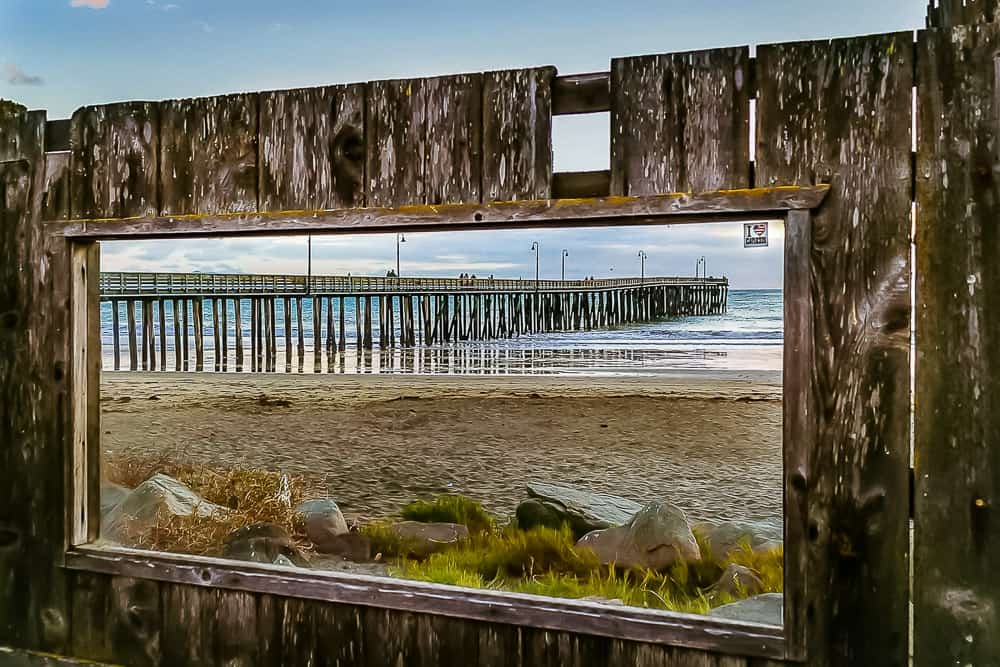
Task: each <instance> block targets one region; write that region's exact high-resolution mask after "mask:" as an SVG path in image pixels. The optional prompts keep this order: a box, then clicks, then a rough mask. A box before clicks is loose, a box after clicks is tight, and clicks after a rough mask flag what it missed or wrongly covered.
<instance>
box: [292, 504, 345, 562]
mask: <svg viewBox="0 0 1000 667" xmlns="http://www.w3.org/2000/svg"><path fill="white" fill-rule="evenodd" d="M294 512H295V515H296V518H297V520H299V521H301V522H302V525H303V526H304V527H305V531H306V536H307V537H308V538H309V541H310V542H312V543H313V544H314V545H315V546H316V550H317V551H319V552H320V553H331V551H330V549H333V548H336V547H337V546H338V545H339V544H340V542H339V541H338V538H340V537H341V536H342V535H346V534H347V533H348V532H349V531H348V528H347V521H346V520H345V519H344V515H343V513H342V512H341V511H340V508H339V507H337V503H335V502H334V501H332V500H330V499H323V500H306V501H305V502H302V503H299V504H298V505H297V506H296V507H295V510H294Z"/></svg>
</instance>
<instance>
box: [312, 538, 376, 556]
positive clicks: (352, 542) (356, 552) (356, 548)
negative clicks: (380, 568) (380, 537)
mask: <svg viewBox="0 0 1000 667" xmlns="http://www.w3.org/2000/svg"><path fill="white" fill-rule="evenodd" d="M316 551H317V552H319V553H321V554H326V555H329V556H339V557H340V559H341V560H351V561H355V562H364V561H369V560H371V559H372V542H371V540H370V539H368V538H367V537H365V536H364V535H362V534H361V533H351V532H348V533H344V534H343V535H337V536H336V537H331V538H329V539H327V540H326V541H324V542H323V544H322V548H321V547H320V545H318V544H317V545H316Z"/></svg>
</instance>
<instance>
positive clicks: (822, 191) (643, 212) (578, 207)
mask: <svg viewBox="0 0 1000 667" xmlns="http://www.w3.org/2000/svg"><path fill="white" fill-rule="evenodd" d="M828 192H829V186H815V187H792V186H789V187H772V188H758V189H746V190H723V191H719V192H707V193H702V194H689V193H672V194H662V195H650V196H644V197H605V198H595V199H547V200H534V201H516V202H499V203H494V204H448V205H442V206H429V205H424V206H404V207H401V208H392V209H391V208H350V209H337V210H320V211H278V212H273V213H227V214H218V215H176V216H156V217H136V218H115V219H104V220H73V221H69V222H65V221H54V222H50V223H46V224H47V231H48V232H49V233H51V234H57V235H62V236H66V237H70V238H74V239H79V240H83V239H93V240H100V239H129V238H150V239H152V238H183V237H209V236H247V235H258V236H260V235H276V234H288V235H303V234H319V233H331V234H336V233H340V234H359V233H380V232H381V233H385V232H407V231H409V232H428V231H444V230H456V229H530V228H561V227H599V226H615V225H653V224H682V223H698V222H726V221H732V222H736V221H754V220H766V219H779V218H780V219H783V218H784V217H785V216H786V215H787V213H788V212H789V211H792V210H810V209H815V208H818V207H819V206H820V205H821V204H822V203H823V200H824V199H825V198H826V195H827V193H828Z"/></svg>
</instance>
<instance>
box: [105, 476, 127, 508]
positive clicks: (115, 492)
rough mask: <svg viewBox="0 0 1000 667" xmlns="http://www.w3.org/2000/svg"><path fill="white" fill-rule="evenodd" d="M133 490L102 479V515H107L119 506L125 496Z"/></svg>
mask: <svg viewBox="0 0 1000 667" xmlns="http://www.w3.org/2000/svg"><path fill="white" fill-rule="evenodd" d="M131 492H132V489H130V488H128V487H125V486H122V485H121V484H115V483H114V482H108V481H106V480H103V479H102V480H101V517H104V516H107V514H108V512H110V511H111V510H113V509H114V508H116V507H118V505H119V504H120V503H121V501H123V500H125V496H127V495H128V494H129V493H131Z"/></svg>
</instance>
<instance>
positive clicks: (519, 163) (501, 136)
mask: <svg viewBox="0 0 1000 667" xmlns="http://www.w3.org/2000/svg"><path fill="white" fill-rule="evenodd" d="M555 75H556V69H555V68H554V67H539V68H535V69H523V70H504V71H496V72H487V73H486V74H484V75H483V187H482V197H483V201H485V202H490V201H514V200H521V199H548V198H549V197H550V196H551V194H552V80H553V79H554V78H555Z"/></svg>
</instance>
